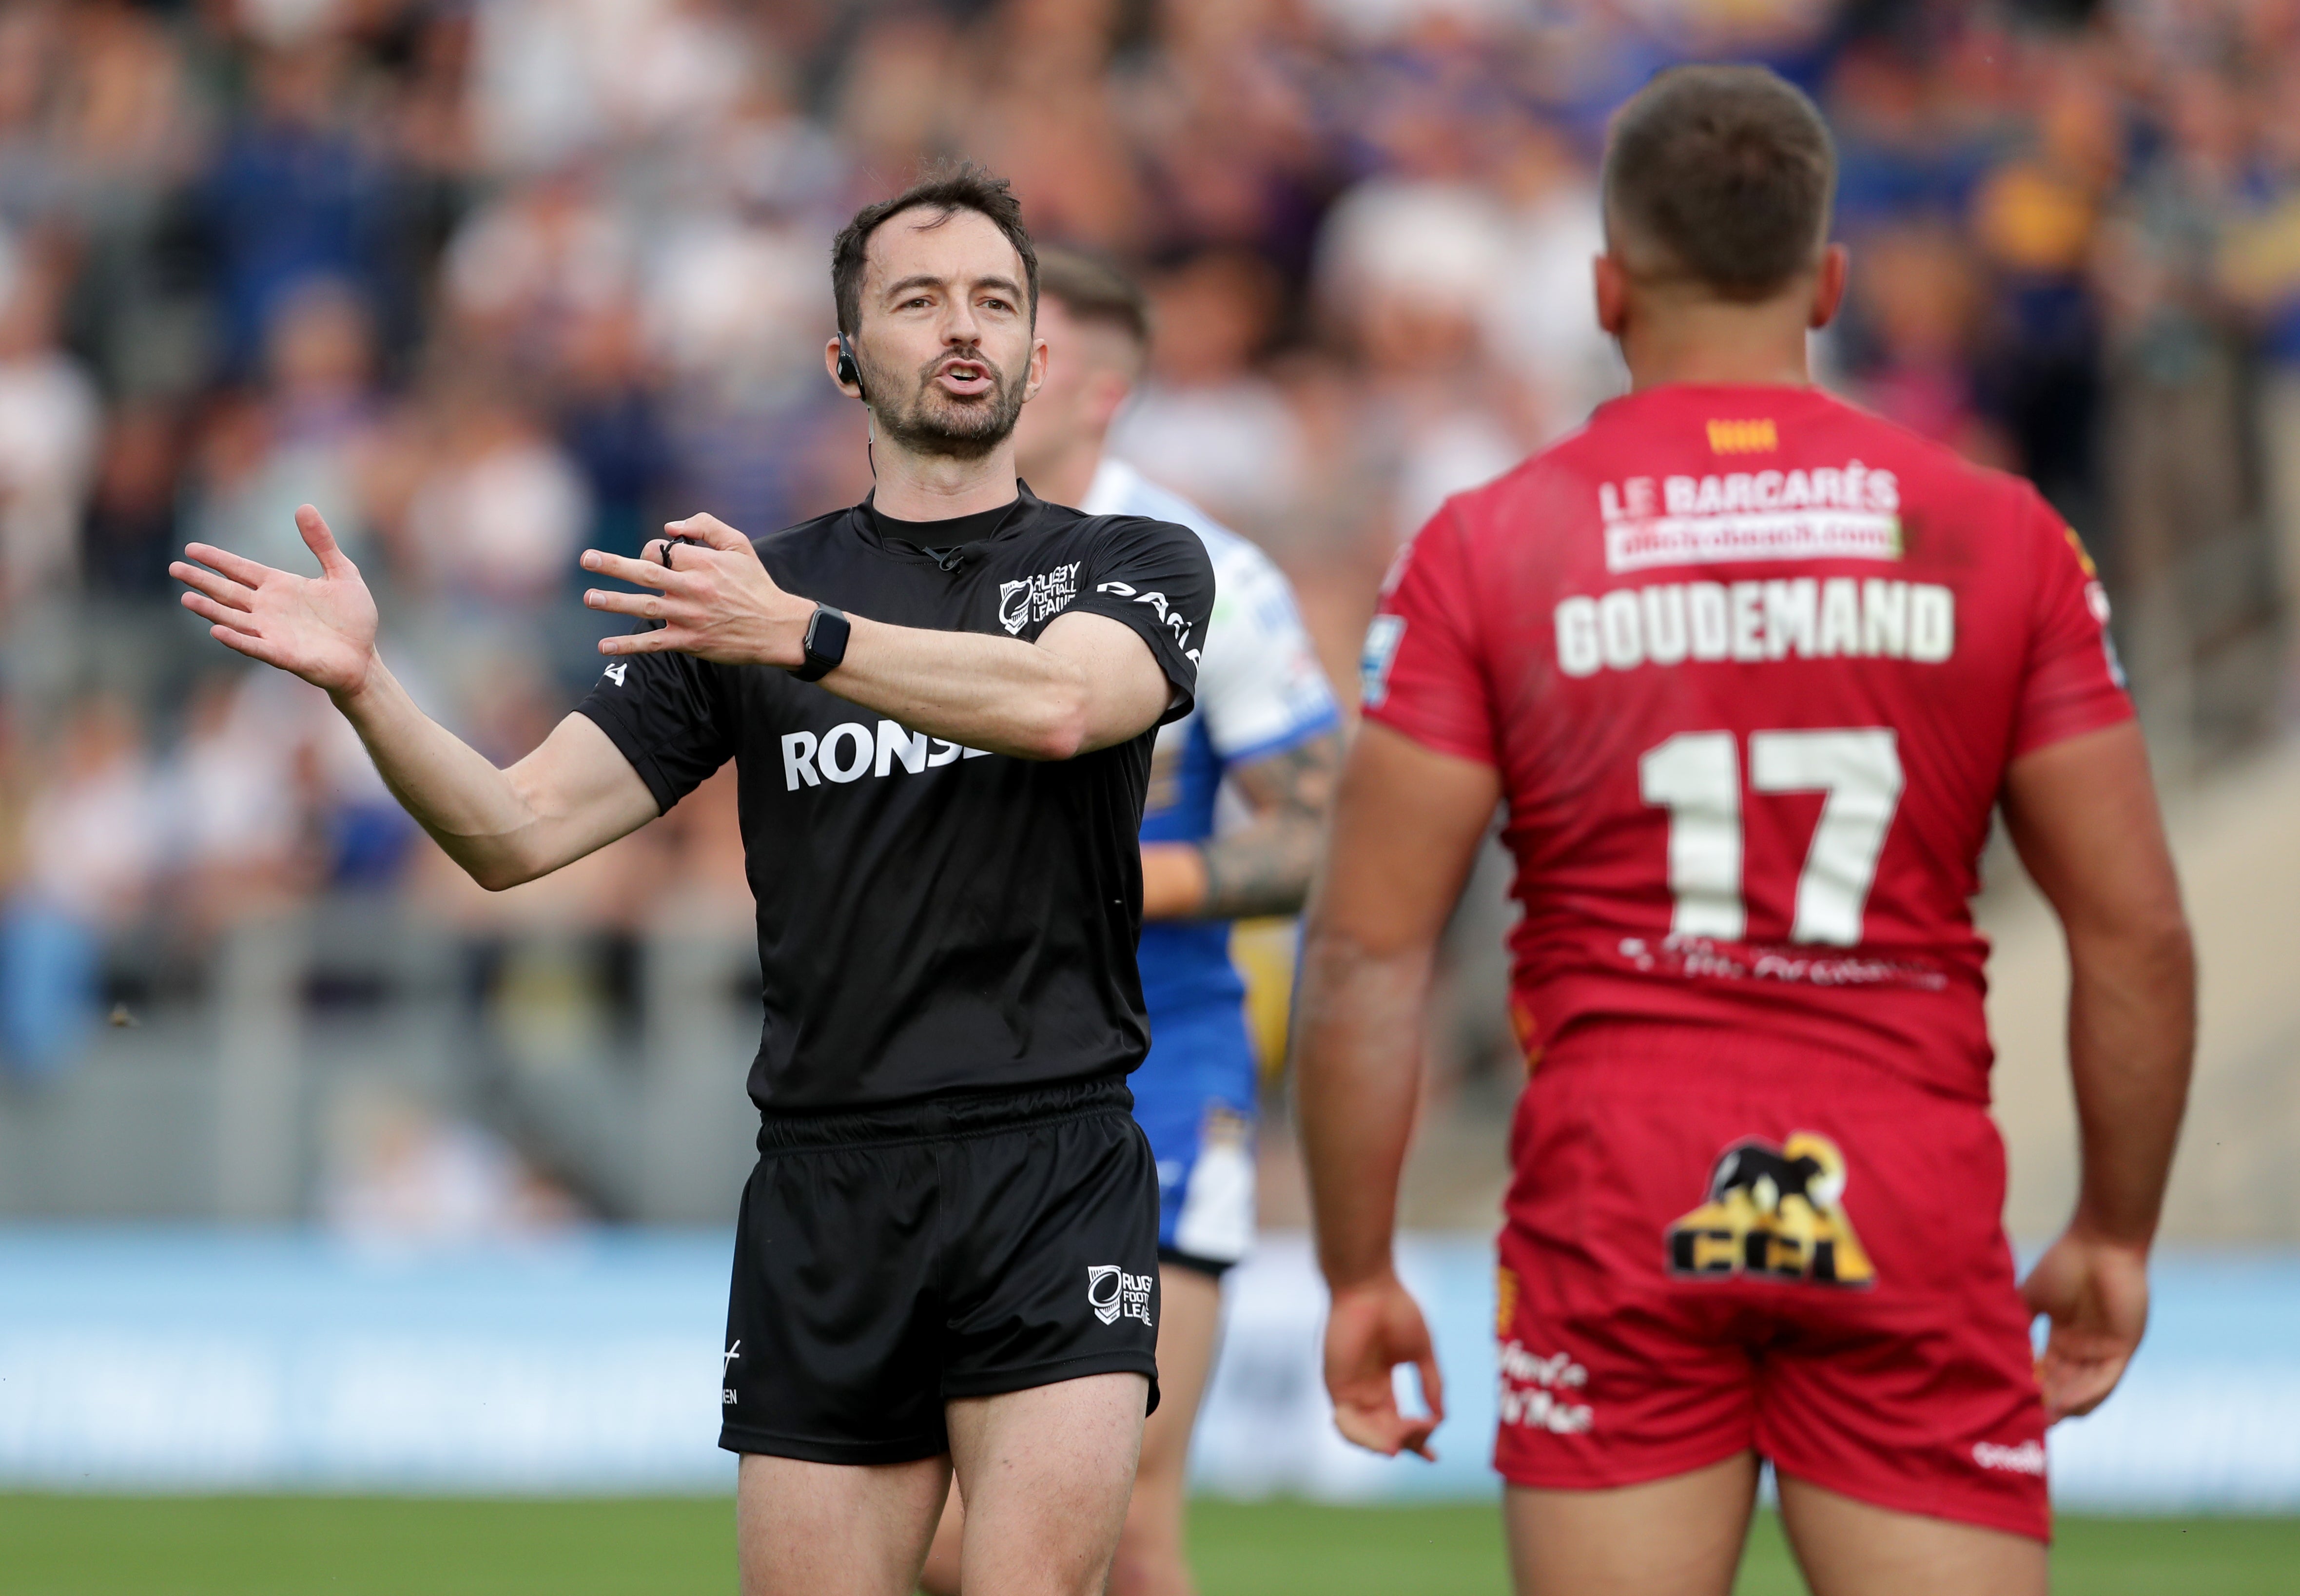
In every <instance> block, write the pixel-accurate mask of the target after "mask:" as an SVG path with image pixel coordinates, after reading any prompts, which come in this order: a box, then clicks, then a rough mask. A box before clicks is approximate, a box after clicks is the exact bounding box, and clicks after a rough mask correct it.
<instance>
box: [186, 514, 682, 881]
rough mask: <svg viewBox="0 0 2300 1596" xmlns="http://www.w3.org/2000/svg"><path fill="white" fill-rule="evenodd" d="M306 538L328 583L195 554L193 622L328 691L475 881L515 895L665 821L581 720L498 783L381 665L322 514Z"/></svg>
mask: <svg viewBox="0 0 2300 1596" xmlns="http://www.w3.org/2000/svg"><path fill="white" fill-rule="evenodd" d="M296 528H297V529H298V530H299V531H301V532H302V533H303V535H304V543H305V544H306V545H307V546H309V547H310V549H311V551H312V553H313V554H315V555H317V556H318V557H319V561H320V575H319V576H318V577H317V578H309V577H298V576H295V575H292V574H290V573H289V572H287V571H283V570H274V569H271V567H270V566H266V565H259V564H257V563H256V562H255V561H253V560H244V559H242V558H240V556H238V555H237V554H234V553H229V551H227V550H224V549H219V548H214V547H212V546H210V545H209V544H199V543H196V544H191V545H190V546H189V547H188V548H187V549H186V550H185V551H184V553H186V555H187V556H188V560H187V561H177V562H176V563H174V564H173V565H171V566H170V567H169V568H168V571H169V574H170V575H171V576H172V577H174V578H176V579H177V580H178V581H179V582H182V583H184V584H185V585H186V586H188V587H189V588H190V589H191V591H190V592H188V593H187V594H184V606H185V608H187V609H188V610H190V611H193V612H194V613H196V614H197V615H199V616H201V617H203V618H204V619H206V620H207V621H209V622H210V623H211V624H210V626H209V628H208V631H209V635H210V636H213V637H214V638H215V640H216V641H217V642H219V643H221V644H224V645H225V646H226V647H227V648H231V649H236V650H237V651H238V652H239V653H243V654H246V656H248V658H250V659H252V660H261V661H263V663H265V664H267V665H274V666H277V667H279V669H282V670H286V671H288V672H291V673H292V674H294V675H296V676H299V677H303V678H304V680H305V681H307V682H310V683H311V684H312V686H315V687H320V688H322V689H324V690H325V691H326V693H327V694H328V696H329V698H330V699H332V700H334V702H335V705H336V707H337V709H338V710H340V711H343V714H344V718H345V719H347V720H349V721H350V722H351V723H352V726H353V728H354V730H356V731H357V732H358V733H359V736H360V741H361V742H362V743H364V744H366V745H367V751H368V753H369V755H370V756H371V758H373V759H374V761H375V768H376V769H377V770H378V771H379V772H381V774H382V776H383V779H384V782H385V785H387V786H389V787H390V789H391V791H392V795H393V796H395V797H396V798H397V799H398V800H399V802H401V803H402V804H403V805H404V806H405V808H406V810H407V812H408V813H409V814H411V815H412V816H414V817H415V819H416V821H417V822H418V823H419V824H420V825H421V826H422V827H423V829H424V830H426V831H428V832H429V833H430V834H431V835H432V837H433V838H434V839H435V840H436V841H437V843H438V844H439V846H440V847H441V848H442V849H444V850H446V853H447V856H448V857H449V858H451V859H453V860H454V861H455V862H456V863H457V864H459V865H461V866H462V867H463V869H465V870H466V871H468V872H470V874H471V878H472V879H473V880H474V881H477V882H478V883H479V885H481V886H484V887H487V889H488V890H490V891H499V890H501V889H502V888H504V887H506V886H515V885H518V884H519V883H521V882H522V881H529V880H532V879H534V878H535V877H537V876H542V875H547V874H548V873H550V872H551V871H553V870H555V869H558V868H559V867H560V866H561V865H563V864H567V863H570V862H571V861H572V860H578V859H580V858H582V857H583V855H585V854H586V853H588V852H592V851H593V850H594V849H596V848H600V847H603V846H604V845H605V844H608V843H611V842H613V841H614V840H615V839H616V838H617V837H619V836H621V835H624V834H625V833H627V832H630V831H636V830H637V828H638V827H641V826H644V825H646V823H647V822H648V821H649V820H652V819H654V817H655V804H654V796H653V794H650V793H649V792H648V791H647V788H646V783H645V782H643V781H641V780H640V779H639V776H638V772H637V771H636V770H634V769H631V766H630V761H628V760H626V759H625V758H624V757H623V756H622V754H621V752H619V751H618V750H617V749H616V747H615V745H614V744H612V743H611V742H609V741H608V740H607V736H606V734H605V733H604V732H602V731H601V730H600V729H599V728H598V727H596V726H594V725H593V724H591V722H590V721H588V720H587V719H584V718H583V717H582V716H579V715H570V716H569V717H568V718H567V719H564V720H562V721H561V722H560V723H559V725H558V727H556V728H555V729H554V731H553V732H552V734H551V735H550V736H548V737H546V738H545V739H544V742H543V745H542V746H541V747H539V748H537V750H536V751H535V752H533V753H530V754H529V755H528V756H527V757H526V758H525V759H523V760H521V761H519V763H517V764H516V765H513V766H512V768H511V769H508V770H499V769H496V767H495V766H494V765H493V764H490V763H489V762H488V761H487V759H486V758H484V757H483V756H482V755H480V754H479V752H477V751H476V750H474V749H472V748H471V747H470V746H469V745H467V744H464V743H462V741H460V740H459V739H457V738H456V737H455V736H454V734H452V733H450V732H449V731H448V730H447V729H446V727H442V726H440V725H439V724H438V723H437V721H435V720H433V719H430V718H429V716H427V715H425V714H424V713H423V711H421V710H419V709H418V708H416V707H415V701H414V700H413V699H412V698H410V697H409V696H408V695H407V690H406V689H405V688H404V687H402V686H400V685H399V682H398V681H397V679H396V678H395V677H393V676H392V674H391V672H390V671H389V670H387V669H385V668H384V664H383V661H382V659H381V657H380V656H379V655H378V653H376V647H375V632H376V613H375V600H374V599H373V598H372V597H371V595H370V594H369V593H368V590H367V584H366V583H365V582H363V581H362V580H361V579H360V574H359V569H358V568H357V567H356V566H354V565H353V563H352V562H351V561H350V560H349V559H348V558H347V557H346V555H345V553H344V552H343V550H342V549H341V548H339V547H337V544H336V540H335V537H334V536H333V535H332V534H331V533H329V530H328V524H327V522H326V521H324V520H321V517H320V512H319V511H316V510H314V509H312V506H310V505H309V504H306V505H304V507H303V508H302V509H300V510H298V511H296ZM192 561H196V563H192Z"/></svg>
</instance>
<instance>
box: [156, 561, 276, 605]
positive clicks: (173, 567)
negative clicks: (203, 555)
mask: <svg viewBox="0 0 2300 1596" xmlns="http://www.w3.org/2000/svg"><path fill="white" fill-rule="evenodd" d="M168 574H169V575H170V576H171V577H173V578H176V580H177V581H179V582H181V583H182V584H183V585H184V586H187V587H191V588H196V589H197V590H198V591H199V592H201V593H204V594H207V596H208V597H210V598H212V599H213V600H215V601H216V603H220V604H228V605H229V606H230V607H231V608H233V609H235V610H246V609H248V608H250V607H251V606H253V605H254V603H255V593H254V589H252V588H250V587H248V586H246V585H245V584H243V583H239V582H235V581H233V580H232V579H231V578H229V577H227V576H224V575H222V574H221V573H220V572H217V571H212V570H209V569H206V568H204V567H203V566H197V565H190V564H187V563H186V562H185V561H181V560H178V561H173V562H171V564H170V565H169V567H168Z"/></svg>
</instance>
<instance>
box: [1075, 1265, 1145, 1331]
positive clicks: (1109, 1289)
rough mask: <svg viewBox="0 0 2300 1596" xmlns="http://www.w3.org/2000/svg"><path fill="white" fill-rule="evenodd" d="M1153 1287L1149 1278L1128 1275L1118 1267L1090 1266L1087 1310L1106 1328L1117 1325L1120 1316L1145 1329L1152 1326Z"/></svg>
mask: <svg viewBox="0 0 2300 1596" xmlns="http://www.w3.org/2000/svg"><path fill="white" fill-rule="evenodd" d="M1150 1284H1151V1277H1150V1276H1147V1275H1129V1274H1128V1273H1127V1272H1126V1271H1125V1270H1124V1269H1122V1268H1120V1267H1119V1266H1118V1265H1116V1264H1088V1265H1087V1267H1086V1301H1087V1306H1088V1307H1089V1308H1091V1309H1094V1317H1095V1318H1098V1319H1100V1320H1101V1321H1102V1322H1103V1323H1104V1324H1105V1325H1115V1324H1116V1323H1118V1321H1119V1319H1120V1318H1121V1316H1123V1317H1124V1318H1129V1319H1140V1320H1141V1321H1142V1322H1143V1323H1144V1324H1148V1323H1150Z"/></svg>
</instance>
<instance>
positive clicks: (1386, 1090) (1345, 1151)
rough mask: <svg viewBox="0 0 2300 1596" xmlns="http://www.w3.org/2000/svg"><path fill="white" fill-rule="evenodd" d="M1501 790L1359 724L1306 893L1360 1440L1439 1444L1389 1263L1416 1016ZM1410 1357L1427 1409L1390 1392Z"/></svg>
mask: <svg viewBox="0 0 2300 1596" xmlns="http://www.w3.org/2000/svg"><path fill="white" fill-rule="evenodd" d="M1500 798H1501V780H1500V777H1498V776H1497V775H1496V772H1495V771H1494V769H1493V768H1492V767H1491V766H1489V765H1483V764H1479V763H1477V762H1476V761H1471V760H1463V759H1456V758H1454V757H1453V756H1452V755H1450V754H1442V753H1436V752H1431V751H1430V750H1429V749H1427V748H1424V747H1423V746H1421V744H1418V743H1416V742H1414V741H1413V740H1412V739H1411V738H1409V737H1407V736H1404V735H1403V734H1402V733H1399V732H1395V731H1392V730H1390V729H1389V728H1388V727H1386V726H1380V725H1377V724H1372V723H1369V724H1367V725H1365V726H1364V727H1362V728H1361V729H1360V731H1359V733H1358V738H1357V742H1356V744H1355V745H1354V746H1353V747H1352V748H1351V750H1350V754H1349V759H1348V761H1347V762H1346V764H1345V765H1344V767H1343V770H1342V785H1341V794H1340V795H1339V797H1338V799H1337V800H1336V801H1335V804H1334V825H1333V834H1332V838H1331V841H1330V842H1329V844H1328V846H1327V852H1326V865H1325V872H1324V875H1323V876H1322V877H1321V879H1320V881H1319V883H1318V885H1317V887H1316V889H1315V891H1314V892H1313V895H1312V898H1311V903H1310V915H1309V923H1308V927H1307V930H1306V933H1305V935H1304V941H1303V947H1302V995H1301V1001H1300V1006H1299V1010H1298V1012H1297V1018H1296V1023H1295V1036H1296V1043H1295V1055H1294V1071H1295V1086H1294V1090H1295V1093H1296V1098H1297V1100H1298V1101H1299V1104H1300V1109H1301V1115H1302V1145H1303V1151H1304V1154H1305V1155H1306V1158H1307V1160H1308V1164H1309V1174H1310V1193H1311V1200H1312V1203H1313V1210H1314V1213H1315V1217H1316V1221H1317V1230H1318V1262H1319V1266H1320V1268H1322V1269H1323V1270H1324V1271H1325V1276H1326V1283H1327V1284H1328V1285H1329V1287H1331V1288H1332V1291H1333V1296H1334V1305H1333V1313H1332V1317H1331V1318H1329V1320H1328V1321H1327V1326H1326V1385H1327V1389H1328V1390H1329V1392H1331V1393H1332V1395H1333V1399H1334V1419H1335V1423H1336V1424H1338V1426H1340V1428H1341V1432H1342V1434H1344V1435H1346V1436H1347V1437H1348V1438H1349V1439H1350V1440H1352V1441H1354V1442H1357V1443H1358V1444H1359V1445H1360V1446H1364V1447H1370V1448H1371V1449H1372V1450H1374V1451H1379V1452H1385V1453H1388V1454H1390V1455H1393V1456H1394V1455H1396V1453H1397V1452H1398V1451H1401V1450H1404V1451H1419V1452H1421V1453H1423V1454H1424V1455H1425V1456H1427V1455H1429V1434H1430V1432H1431V1431H1432V1430H1434V1429H1435V1428H1436V1427H1437V1425H1438V1420H1439V1419H1440V1418H1441V1417H1443V1416H1444V1411H1445V1409H1444V1404H1443V1397H1442V1392H1441V1389H1440V1386H1439V1384H1438V1366H1437V1358H1436V1355H1435V1353H1434V1351H1432V1350H1431V1347H1430V1343H1429V1329H1428V1327H1427V1326H1425V1325H1423V1323H1422V1320H1421V1310H1420V1309H1418V1308H1416V1307H1415V1306H1414V1304H1413V1299H1412V1298H1411V1297H1410V1296H1408V1295H1407V1294H1406V1292H1405V1288H1404V1286H1403V1285H1401V1284H1399V1283H1398V1279H1397V1275H1396V1269H1395V1267H1394V1266H1393V1264H1392V1261H1391V1258H1390V1238H1391V1235H1392V1233H1393V1232H1394V1230H1395V1228H1396V1218H1397V1181H1398V1175H1399V1172H1400V1171H1401V1170H1402V1169H1403V1168H1404V1164H1405V1148H1406V1143H1407V1141H1408V1139H1409V1138H1410V1136H1411V1135H1412V1134H1413V1118H1414V1111H1415V1109H1416V1107H1417V1104H1418V1100H1419V1098H1420V1095H1421V1035H1422V1017H1423V1010H1424V1008H1425V1007H1426V1005H1427V1003H1428V1000H1429V977H1430V969H1431V966H1432V964H1433V962H1434V961H1435V959H1436V956H1437V951H1438V935H1439V934H1440V933H1441V932H1443V931H1444V930H1445V928H1446V918H1447V917H1448V916H1449V915H1450V914H1452V912H1453V910H1454V901H1455V900H1456V899H1457V898H1459V897H1460V896H1461V893H1462V883H1463V881H1464V880H1466V879H1467V878H1468V877H1469V873H1470V865H1471V860H1473V859H1474V858H1475V857H1476V854H1477V849H1478V844H1479V840H1480V839H1481V838H1482V837H1483V836H1484V835H1485V833H1486V827H1488V825H1489V824H1490V823H1491V822H1492V819H1493V815H1494V809H1495V806H1496V804H1497V803H1498V802H1500ZM1408 1361H1411V1362H1413V1363H1415V1364H1417V1365H1418V1366H1419V1367H1420V1368H1421V1388H1422V1395H1423V1397H1424V1399H1425V1400H1426V1401H1428V1402H1429V1409H1430V1413H1429V1417H1427V1418H1423V1419H1408V1418H1405V1417H1403V1416H1401V1415H1400V1414H1399V1412H1398V1410H1397V1403H1396V1397H1395V1396H1394V1395H1393V1394H1392V1389H1391V1385H1390V1369H1391V1368H1392V1367H1393V1366H1395V1365H1396V1364H1399V1363H1404V1362H1408Z"/></svg>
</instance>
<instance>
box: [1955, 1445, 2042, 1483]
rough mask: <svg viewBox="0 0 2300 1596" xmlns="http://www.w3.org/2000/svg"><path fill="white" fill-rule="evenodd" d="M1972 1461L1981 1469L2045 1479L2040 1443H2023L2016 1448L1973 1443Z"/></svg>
mask: <svg viewBox="0 0 2300 1596" xmlns="http://www.w3.org/2000/svg"><path fill="white" fill-rule="evenodd" d="M1972 1460H1973V1461H1974V1462H1975V1463H1978V1464H1979V1465H1980V1466H1981V1467H1983V1468H2000V1469H2003V1470H2004V1471H2005V1472H2006V1473H2008V1474H2033V1475H2036V1476H2037V1477H2038V1479H2040V1480H2041V1479H2043V1478H2044V1477H2045V1448H2044V1445H2043V1443H2042V1442H2036V1441H2024V1442H2021V1444H2020V1445H2018V1446H1999V1445H1997V1444H1996V1442H1993V1441H1980V1442H1974V1443H1973V1448H1972Z"/></svg>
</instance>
